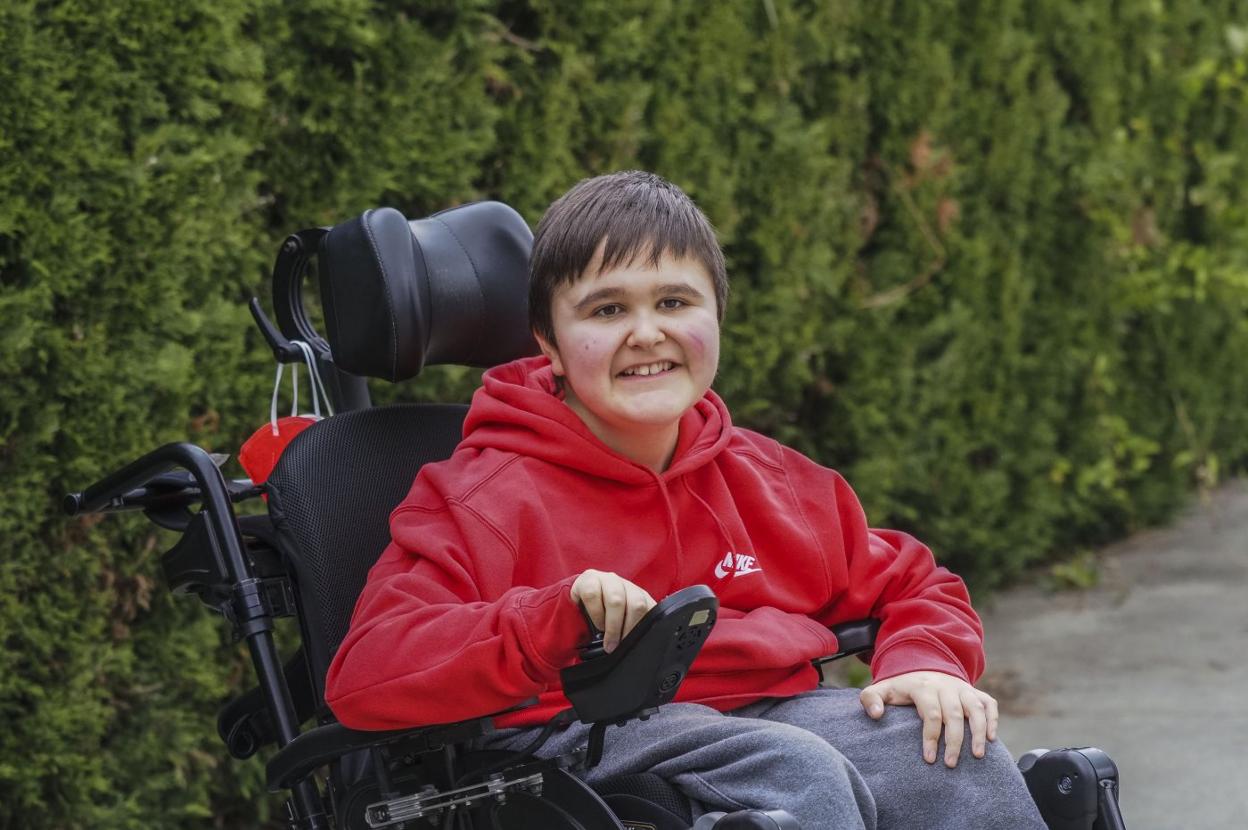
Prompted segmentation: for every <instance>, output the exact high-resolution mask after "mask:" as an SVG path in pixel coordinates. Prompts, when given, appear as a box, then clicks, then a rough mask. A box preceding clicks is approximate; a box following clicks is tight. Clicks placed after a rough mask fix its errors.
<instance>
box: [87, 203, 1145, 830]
mask: <svg viewBox="0 0 1248 830" xmlns="http://www.w3.org/2000/svg"><path fill="white" fill-rule="evenodd" d="M531 244H532V234H531V232H530V230H529V228H528V226H527V225H526V224H525V222H524V221H523V219H522V218H521V217H520V216H519V215H518V214H517V213H516V212H515V211H513V210H512V209H511V208H509V207H507V206H506V205H502V204H500V203H497V202H480V203H474V204H470V205H465V206H461V207H458V208H452V209H450V210H447V211H443V212H441V213H438V214H434V215H433V216H430V217H428V218H425V219H421V220H417V221H411V222H409V221H408V220H407V219H406V218H405V217H403V216H402V215H401V214H400V213H399V212H398V211H395V210H393V209H388V208H383V209H378V210H372V211H367V212H365V213H364V214H363V215H362V216H360V217H357V218H355V219H353V220H351V221H349V222H344V223H342V224H340V225H337V226H335V227H333V228H328V229H326V228H317V229H311V230H304V231H300V232H298V233H295V234H293V235H292V236H290V237H288V238H287V239H286V240H285V241H284V243H283V245H282V247H281V249H280V252H279V254H278V257H277V261H276V265H275V267H274V274H273V286H272V288H273V305H274V310H275V313H276V316H277V325H276V326H275V325H274V324H273V323H272V322H270V320H269V319H268V318H267V317H266V316H265V314H264V312H263V311H262V310H261V308H260V305H259V303H258V301H257V300H255V299H253V300H252V302H251V311H252V314H253V316H254V318H255V320H256V322H257V324H258V325H259V327H260V329H261V331H262V332H263V334H264V336H265V338H266V339H267V341H268V343H269V345H270V346H271V347H272V349H273V352H274V354H275V356H276V357H277V359H278V361H280V362H283V363H296V362H300V361H302V360H304V358H305V355H304V352H303V351H302V348H301V347H299V346H298V345H297V341H302V342H303V343H306V344H308V345H310V346H311V348H312V351H313V353H314V356H315V361H316V363H317V365H318V367H319V370H320V374H321V376H322V377H323V378H324V379H325V382H326V386H327V392H328V395H329V397H330V398H331V399H332V400H333V401H334V403H335V404H336V405H337V409H338V411H339V414H337V415H335V416H334V417H331V418H327V419H325V420H323V421H320V422H318V423H316V424H315V425H313V426H312V427H310V428H308V429H307V430H305V431H304V432H303V433H301V434H300V435H298V436H297V437H296V438H295V439H294V440H293V441H292V442H291V443H290V445H289V446H288V447H287V448H286V450H285V451H284V452H283V453H282V455H281V457H280V459H279V460H278V462H277V465H276V467H275V468H274V469H273V471H272V473H271V474H270V475H269V477H268V478H267V480H266V481H264V482H263V483H262V484H260V485H256V484H253V483H252V482H251V481H248V480H227V479H225V478H224V477H223V476H222V474H221V472H220V470H219V469H218V466H217V464H216V463H215V459H214V458H213V457H211V456H209V454H208V453H206V452H205V451H204V450H202V449H200V448H198V447H195V446H193V445H191V444H186V443H176V444H169V445H166V446H164V447H161V448H159V449H156V450H154V451H153V452H151V453H149V454H147V455H145V456H143V457H142V458H140V459H138V460H136V461H134V462H133V463H131V464H129V465H127V466H125V467H123V468H121V469H119V470H117V471H116V472H114V473H112V474H110V475H109V476H107V477H105V478H104V479H103V480H101V481H99V482H97V483H95V484H93V485H92V486H91V487H89V488H87V489H86V490H85V491H83V492H81V493H73V494H70V495H68V496H66V499H65V508H66V510H67V511H68V512H69V513H70V514H85V513H91V512H114V511H126V510H140V511H142V512H143V513H144V514H145V515H146V516H147V518H148V519H150V520H151V521H152V522H154V523H155V524H157V525H159V526H161V527H164V528H168V529H172V530H175V531H177V532H179V533H180V534H181V536H180V538H179V540H178V542H177V543H176V544H175V545H174V546H173V547H172V548H171V549H170V550H168V551H167V552H166V553H165V554H164V555H163V556H162V557H161V566H162V569H163V571H164V574H165V577H166V579H167V581H168V583H169V587H170V588H171V589H172V590H174V591H175V592H179V593H188V594H193V595H195V596H197V597H198V598H199V599H200V600H201V601H203V602H204V603H205V604H206V605H208V606H209V607H211V608H213V609H214V610H216V611H217V612H219V613H220V614H222V616H223V617H224V618H225V620H226V621H227V622H228V623H229V625H230V626H231V629H232V632H233V635H234V637H235V638H236V639H238V640H245V641H246V642H247V645H248V648H249V651H250V656H251V660H252V663H253V665H254V668H255V671H256V676H257V680H258V685H257V686H256V687H255V688H253V689H251V690H250V691H248V692H246V693H245V694H242V695H241V696H239V697H238V698H236V699H233V700H231V701H229V702H227V703H226V704H225V705H224V706H223V707H222V708H221V710H220V711H219V713H218V718H217V728H218V732H219V734H220V737H221V739H222V740H223V741H224V743H225V744H226V747H227V749H228V751H229V752H230V754H231V755H233V756H234V757H236V758H240V759H242V758H248V757H250V756H252V755H254V754H255V753H257V752H258V751H260V750H261V749H264V748H266V747H268V746H270V745H273V746H275V747H276V749H277V751H276V752H275V753H274V754H273V755H272V756H271V757H270V759H269V761H268V764H267V766H266V775H267V780H268V785H269V788H270V789H271V790H272V791H274V792H283V791H284V792H287V793H288V794H289V796H288V798H287V799H286V802H285V805H286V812H287V815H286V821H287V824H288V826H289V827H291V828H292V829H294V828H304V829H306V830H321V829H322V828H340V830H346V829H347V828H349V829H350V830H357V828H359V829H363V828H368V829H369V830H371V829H372V828H383V827H384V828H409V829H410V830H414V829H415V828H420V827H440V828H443V830H450V828H459V830H465V828H473V830H483V829H484V828H502V830H536V829H537V828H542V830H623V828H626V827H627V828H639V829H640V828H648V829H649V830H687V829H688V828H690V827H691V826H692V827H695V828H697V830H709V828H711V827H715V828H719V830H732V828H776V830H779V829H780V828H795V827H797V826H798V825H797V823H796V821H794V820H793V818H792V817H791V816H789V815H788V814H787V813H784V812H783V809H777V810H773V811H762V810H755V811H742V812H741V813H734V814H729V815H724V814H719V813H712V814H707V815H703V816H701V817H700V818H698V820H697V821H696V822H694V820H693V818H694V812H693V810H692V805H690V803H689V802H688V801H687V800H686V799H685V798H684V797H683V796H682V795H681V794H680V793H679V792H678V791H676V790H675V789H674V788H673V787H671V786H670V785H669V784H667V783H666V782H664V781H662V780H661V779H659V778H658V777H657V776H653V775H637V776H628V777H626V778H622V779H617V780H613V781H610V782H607V783H605V784H604V785H602V786H599V787H598V788H597V789H596V790H594V789H590V788H589V787H588V786H587V785H585V784H584V783H583V782H582V781H581V780H580V779H579V778H577V777H576V775H575V774H574V773H575V772H576V771H577V769H578V767H584V766H586V765H592V764H594V763H595V762H596V760H597V758H598V757H600V755H601V752H602V747H603V733H604V731H605V730H606V729H607V727H608V726H610V725H615V726H616V727H617V728H624V729H627V728H628V725H627V721H628V720H630V719H632V718H634V717H640V718H645V717H648V716H649V715H650V714H652V713H653V712H654V711H655V709H656V707H657V706H659V705H662V704H663V703H665V702H667V701H670V700H671V699H672V698H673V697H674V696H675V694H676V691H677V689H678V687H679V685H680V681H681V679H682V678H683V676H684V672H685V671H686V670H687V669H688V666H689V664H690V663H691V662H692V660H693V658H694V656H696V654H697V650H698V648H700V645H701V642H702V639H703V638H704V637H705V634H706V632H707V630H709V628H710V626H711V625H713V624H714V616H715V608H716V604H715V598H714V595H713V594H712V593H711V592H710V590H709V589H707V588H705V587H704V586H694V587H691V588H688V589H685V590H683V591H680V592H678V593H677V594H675V595H673V596H672V597H670V598H668V599H666V600H664V601H663V602H661V603H660V604H659V605H658V606H657V607H656V608H655V609H653V610H652V612H651V613H650V614H649V615H647V617H646V618H645V620H644V621H643V623H642V624H641V625H639V626H638V627H637V629H636V631H634V632H633V633H632V634H630V636H629V637H628V638H627V639H626V640H625V642H624V643H623V644H622V645H621V647H620V648H619V649H617V650H616V651H615V652H613V653H612V654H611V655H604V654H603V653H602V650H601V648H600V647H599V646H600V642H598V641H596V640H594V639H593V637H592V634H593V632H592V631H590V630H589V629H587V635H586V636H587V643H586V646H585V648H584V649H583V650H582V655H581V658H582V659H581V661H580V662H579V663H578V664H577V665H575V666H573V667H570V668H569V669H567V670H565V672H564V677H563V684H564V688H565V690H566V691H567V694H568V697H569V699H570V700H571V701H572V703H573V707H574V709H573V711H571V712H569V713H565V715H566V716H567V719H570V718H571V717H577V718H579V719H580V720H582V721H584V722H585V723H592V724H593V728H592V730H591V733H590V739H589V743H588V745H587V746H586V747H584V748H582V749H581V750H580V751H578V752H577V753H574V754H573V755H571V756H565V757H562V758H557V759H545V760H543V759H539V758H537V757H536V756H534V755H533V754H532V751H530V752H528V753H525V752H520V753H497V752H495V753H488V752H481V751H475V750H474V749H473V747H474V743H473V742H474V740H475V739H477V738H480V737H481V736H484V735H486V734H488V733H490V732H491V731H492V730H493V721H492V719H491V718H492V716H484V717H481V718H477V719H474V720H469V721H464V722H460V723H452V724H443V725H438V726H430V727H423V728H417V729H410V730H398V731H393V732H363V731H356V730H351V729H348V728H346V727H344V726H342V725H341V724H339V723H337V722H336V721H335V719H334V717H333V714H332V713H331V712H330V711H329V709H328V708H327V707H326V705H325V703H324V698H323V694H324V680H325V675H326V672H327V670H328V667H329V664H330V660H331V659H332V657H333V654H334V652H335V650H336V648H337V647H338V645H339V644H340V643H341V641H342V639H343V637H344V636H345V634H346V630H347V626H348V622H349V620H350V617H351V613H352V610H353V607H354V604H355V600H356V598H357V596H358V594H359V593H360V591H361V590H362V587H363V585H364V581H365V577H366V575H367V573H368V570H369V568H370V567H371V565H372V563H373V561H374V559H375V556H376V555H377V554H378V553H379V552H380V551H381V550H382V549H383V548H384V547H385V546H386V544H387V543H388V542H389V526H388V516H389V512H390V510H391V509H392V507H393V506H394V505H396V504H398V503H399V502H400V501H401V500H402V498H403V496H404V495H405V494H406V493H407V490H408V488H409V487H410V485H411V482H412V480H413V478H414V477H415V475H416V473H417V471H418V470H419V469H420V467H421V466H422V465H423V464H425V463H428V462H430V461H436V460H440V459H444V458H447V457H449V456H450V454H451V452H452V451H453V450H454V448H455V446H456V444H457V442H458V440H459V437H460V434H461V427H462V422H463V418H464V415H465V413H466V411H467V407H465V406H462V405H445V404H406V405H395V406H385V407H374V406H372V404H371V399H370V396H369V392H368V387H367V381H366V378H370V377H371V378H378V379H382V380H386V381H390V382H398V381H402V380H406V379H410V378H413V377H415V376H417V375H418V374H419V373H420V372H421V370H422V369H423V367H424V366H426V365H431V364H448V363H449V364H462V365H468V366H475V367H488V366H492V365H496V364H499V363H502V362H505V361H509V360H512V359H514V358H517V357H522V356H526V355H530V354H534V353H535V352H536V345H535V343H534V341H533V338H532V335H531V334H530V332H529V327H528V320H527V313H526V293H527V286H526V274H527V260H528V255H529V249H530V246H531ZM314 257H315V258H316V259H317V266H318V267H317V271H318V277H319V293H320V300H321V308H322V310H323V314H324V327H325V337H322V336H321V334H320V333H319V332H318V331H316V329H315V326H314V325H313V323H312V322H311V319H310V317H309V314H308V313H307V310H306V309H305V306H304V302H303V291H304V281H305V277H306V276H307V275H308V273H309V265H310V263H311V261H312V259H313V258H314ZM261 496H264V497H265V498H267V514H263V515H246V516H238V515H236V513H235V510H234V505H235V504H236V503H240V502H244V501H247V500H251V499H256V498H259V497H261ZM281 617H294V618H295V619H296V621H297V626H298V633H299V637H300V643H301V644H300V646H299V647H298V649H297V650H296V651H295V652H294V653H293V655H291V656H290V657H289V658H288V659H286V660H285V662H283V661H282V659H281V657H280V655H279V651H278V647H277V645H276V643H275V639H274V629H275V621H276V620H277V619H278V618H281ZM876 627H877V625H876V624H875V623H874V622H873V621H870V620H864V621H861V622H858V623H851V624H848V625H845V626H841V627H839V628H838V629H836V631H835V633H836V635H837V640H838V643H839V645H840V649H841V650H840V652H839V653H838V654H836V655H829V657H827V658H825V661H826V660H831V659H836V658H838V657H844V656H846V655H849V654H858V653H863V652H866V651H869V650H870V648H871V646H872V642H873V637H874V633H875V629H876ZM819 662H820V663H822V662H824V661H819ZM520 705H524V704H520ZM509 711H510V710H509ZM498 714H500V713H493V715H498ZM565 722H566V719H565ZM557 726H558V724H557V723H552V725H551V727H550V728H555V727H557ZM305 727H308V728H306V729H305ZM301 730H303V731H301ZM1020 767H1021V768H1022V769H1023V772H1024V776H1025V777H1026V779H1027V782H1028V786H1029V788H1030V789H1031V792H1032V794H1033V796H1034V797H1035V799H1036V801H1037V803H1038V805H1039V806H1040V808H1041V812H1042V814H1043V815H1044V817H1045V821H1046V823H1047V824H1048V826H1049V827H1050V828H1053V830H1093V828H1094V829H1095V830H1116V828H1122V827H1123V821H1122V816H1121V813H1120V811H1119V809H1118V792H1117V783H1118V776H1117V769H1116V767H1115V766H1114V763H1113V762H1112V761H1111V760H1110V759H1109V757H1108V756H1107V755H1105V753H1103V752H1101V751H1100V750H1098V749H1094V748H1082V749H1066V750H1056V751H1051V752H1050V751H1046V750H1035V751H1033V752H1031V753H1028V754H1026V755H1025V756H1023V758H1022V759H1021V761H1020ZM774 806H776V807H777V808H783V806H784V805H774Z"/></svg>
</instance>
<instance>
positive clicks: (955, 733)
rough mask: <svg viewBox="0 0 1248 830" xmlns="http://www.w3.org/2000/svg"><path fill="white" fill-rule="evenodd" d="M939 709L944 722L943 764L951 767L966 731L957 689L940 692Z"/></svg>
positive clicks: (959, 750)
mask: <svg viewBox="0 0 1248 830" xmlns="http://www.w3.org/2000/svg"><path fill="white" fill-rule="evenodd" d="M940 710H941V712H942V714H943V718H944V724H945V766H947V767H949V769H953V768H954V767H956V766H957V765H958V756H959V755H961V754H962V738H963V736H964V735H965V733H966V724H965V717H966V715H965V713H964V712H963V711H962V699H961V698H960V697H959V695H958V693H957V691H955V690H953V689H945V690H944V691H942V692H941V693H940Z"/></svg>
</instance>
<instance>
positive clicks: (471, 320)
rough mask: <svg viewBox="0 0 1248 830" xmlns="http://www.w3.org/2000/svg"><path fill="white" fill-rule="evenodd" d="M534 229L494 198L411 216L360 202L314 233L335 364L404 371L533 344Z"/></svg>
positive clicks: (489, 358) (394, 376)
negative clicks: (350, 215) (347, 216)
mask: <svg viewBox="0 0 1248 830" xmlns="http://www.w3.org/2000/svg"><path fill="white" fill-rule="evenodd" d="M532 247H533V233H532V231H530V230H529V226H528V225H527V224H526V223H525V221H524V219H523V218H522V217H521V216H520V214H518V213H516V211H514V210H512V209H511V208H510V207H508V206H507V205H504V204H502V203H501V202H474V203H473V204H469V205H462V206H460V207H456V208H451V209H450V210H444V211H442V212H441V213H435V214H434V215H432V216H430V217H428V218H426V219H418V220H415V221H411V222H409V221H408V220H407V219H406V218H405V217H404V216H403V214H401V213H399V212H398V211H397V210H395V209H394V208H378V209H375V210H367V211H365V212H364V213H363V214H361V215H360V216H359V217H357V218H356V219H353V220H351V221H349V222H343V223H342V224H340V225H337V226H335V227H334V228H332V229H331V230H330V231H329V233H328V234H326V235H325V238H324V240H323V241H322V242H321V250H320V282H321V304H322V307H323V308H324V310H325V328H326V332H325V334H326V339H327V340H328V341H329V345H330V350H331V352H332V354H333V360H334V364H335V365H336V366H337V367H338V368H340V369H342V370H343V371H346V372H350V373H351V374H354V375H362V376H366V377H375V378H383V379H385V380H389V381H399V380H406V379H407V378H411V377H415V376H416V375H418V374H420V370H421V369H422V368H424V366H425V365H426V364H434V363H456V364H462V365H467V366H480V367H486V366H494V365H497V364H499V363H506V362H508V361H510V360H515V359H516V358H519V357H526V356H528V355H533V354H537V343H536V341H534V339H533V335H532V333H531V332H530V330H529V312H528V264H529V251H530V249H531V248H532Z"/></svg>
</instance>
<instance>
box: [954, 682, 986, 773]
mask: <svg viewBox="0 0 1248 830" xmlns="http://www.w3.org/2000/svg"><path fill="white" fill-rule="evenodd" d="M961 698H962V711H963V712H965V713H966V719H967V720H968V721H970V725H971V754H972V755H974V756H975V757H976V758H983V757H984V738H985V736H986V734H987V731H988V713H987V707H985V706H984V702H983V701H982V700H981V699H980V695H979V693H978V692H977V691H975V690H974V689H972V688H967V689H965V690H964V691H963V692H962V694H961Z"/></svg>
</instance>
